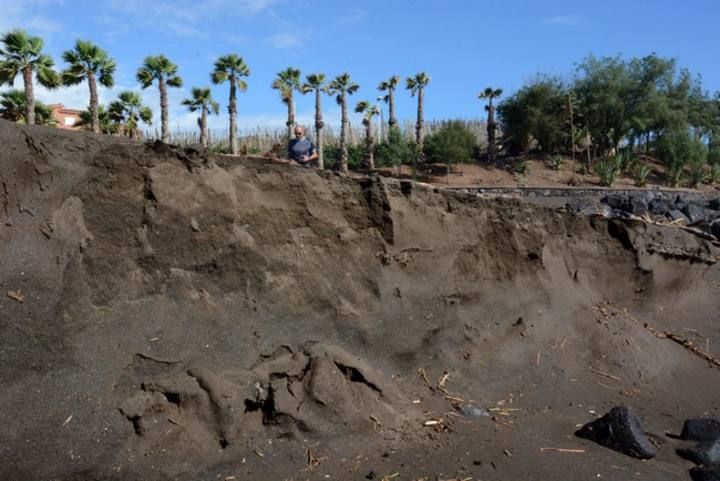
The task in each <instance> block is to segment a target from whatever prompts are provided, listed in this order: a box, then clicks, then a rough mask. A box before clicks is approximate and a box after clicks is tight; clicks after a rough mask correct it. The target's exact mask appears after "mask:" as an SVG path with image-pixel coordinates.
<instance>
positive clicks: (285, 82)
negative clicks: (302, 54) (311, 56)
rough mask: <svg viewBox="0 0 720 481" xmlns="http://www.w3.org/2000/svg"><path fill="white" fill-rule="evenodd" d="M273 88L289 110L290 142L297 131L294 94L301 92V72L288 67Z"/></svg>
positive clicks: (279, 73) (280, 74) (280, 73)
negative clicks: (294, 130) (295, 130)
mask: <svg viewBox="0 0 720 481" xmlns="http://www.w3.org/2000/svg"><path fill="white" fill-rule="evenodd" d="M272 88H274V89H275V90H277V91H279V92H280V99H282V101H283V103H284V104H285V105H287V108H288V119H287V124H286V125H287V128H288V141H289V139H292V136H293V129H295V98H294V96H293V93H294V92H295V91H299V90H300V70H298V69H295V68H292V67H288V68H286V69H285V70H283V71H282V72H278V73H277V78H276V79H275V80H274V81H273V83H272Z"/></svg>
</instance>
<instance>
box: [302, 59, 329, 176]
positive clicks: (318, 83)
mask: <svg viewBox="0 0 720 481" xmlns="http://www.w3.org/2000/svg"><path fill="white" fill-rule="evenodd" d="M305 80H306V82H305V83H304V84H303V85H302V87H301V88H300V91H301V92H302V93H303V94H307V93H310V92H315V142H316V143H317V153H318V168H319V169H320V170H322V169H324V168H325V157H324V155H323V137H322V129H323V127H324V126H325V123H324V122H323V116H322V108H321V105H320V104H321V103H320V97H321V96H322V94H323V93H327V86H326V85H325V74H322V73H314V74H310V75H308V76H307V77H305Z"/></svg>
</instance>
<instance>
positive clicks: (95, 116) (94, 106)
mask: <svg viewBox="0 0 720 481" xmlns="http://www.w3.org/2000/svg"><path fill="white" fill-rule="evenodd" d="M88 86H89V87H90V115H91V116H92V131H93V132H95V133H96V134H99V133H100V114H99V112H98V93H97V82H96V81H95V74H94V73H93V72H88Z"/></svg>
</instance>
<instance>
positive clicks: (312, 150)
mask: <svg viewBox="0 0 720 481" xmlns="http://www.w3.org/2000/svg"><path fill="white" fill-rule="evenodd" d="M318 157H319V156H318V153H317V150H316V149H315V144H313V143H312V142H310V152H308V155H307V156H306V157H305V160H306V161H307V162H310V161H312V160H316V159H317V158H318Z"/></svg>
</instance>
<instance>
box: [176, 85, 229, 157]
mask: <svg viewBox="0 0 720 481" xmlns="http://www.w3.org/2000/svg"><path fill="white" fill-rule="evenodd" d="M182 104H183V105H184V106H185V107H187V108H188V110H190V112H197V111H198V110H199V111H200V118H199V119H198V126H199V127H200V144H201V145H202V146H203V147H207V146H208V114H211V113H212V114H215V115H217V114H218V113H220V104H218V103H217V102H216V101H215V100H213V98H212V92H211V91H210V89H209V88H200V87H193V89H192V97H191V98H189V99H185V100H183V101H182Z"/></svg>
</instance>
